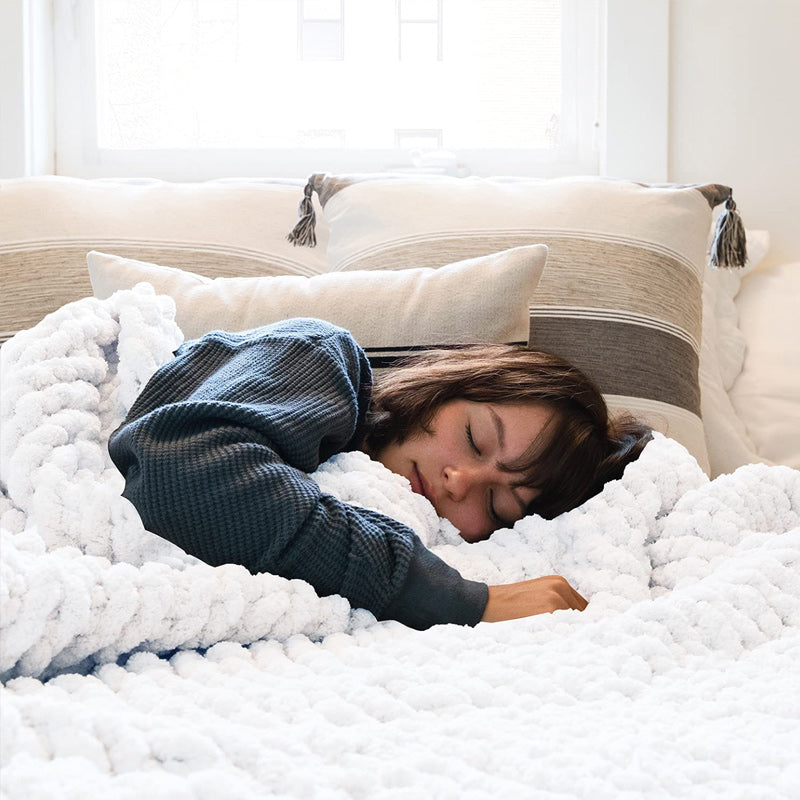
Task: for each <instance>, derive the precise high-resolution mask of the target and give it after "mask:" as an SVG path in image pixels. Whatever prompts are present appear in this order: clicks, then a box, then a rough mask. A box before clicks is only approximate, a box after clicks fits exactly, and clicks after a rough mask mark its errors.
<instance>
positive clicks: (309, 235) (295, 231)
mask: <svg viewBox="0 0 800 800" xmlns="http://www.w3.org/2000/svg"><path fill="white" fill-rule="evenodd" d="M313 193H314V184H313V183H312V181H311V180H309V181H308V183H307V184H306V186H305V189H303V199H302V200H301V201H300V205H299V207H298V209H297V213H298V214H299V216H300V219H299V220H298V221H297V225H295V226H294V228H292V230H291V231H290V232H289V234H288V235H287V237H286V238H287V239H288V240H289V241H290V242H291V243H292V244H293V245H294V246H295V247H297V246H298V245H299V246H300V247H316V245H317V233H316V231H315V226H316V223H317V215H316V212H315V211H314V203H313V202H312V201H311V195H312V194H313Z"/></svg>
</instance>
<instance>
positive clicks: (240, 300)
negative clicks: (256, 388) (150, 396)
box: [87, 245, 547, 369]
mask: <svg viewBox="0 0 800 800" xmlns="http://www.w3.org/2000/svg"><path fill="white" fill-rule="evenodd" d="M87 260H88V264H89V273H90V275H91V279H92V286H93V287H94V293H95V295H96V296H97V297H100V298H105V297H108V296H110V295H111V294H113V293H114V292H115V291H117V290H118V289H130V288H132V287H133V286H135V285H136V284H137V283H140V282H142V281H146V282H148V283H150V284H151V285H152V286H153V287H154V288H155V290H156V292H158V293H159V294H167V295H169V296H171V297H172V298H174V300H175V304H176V309H177V315H176V320H177V322H178V325H180V327H181V330H182V331H183V333H184V335H185V336H186V337H187V338H190V339H191V338H196V337H199V336H202V335H203V334H204V333H207V332H208V331H210V330H214V329H217V328H221V329H225V330H230V331H238V330H246V329H249V328H255V327H258V326H260V325H266V324H268V323H271V322H277V321H278V320H281V319H286V318H288V317H317V318H320V319H325V320H328V321H329V322H333V323H335V324H336V325H340V326H341V327H343V328H346V329H347V330H349V331H351V332H352V334H353V336H355V338H356V340H357V341H358V342H359V344H360V345H361V346H362V347H363V348H364V349H365V350H366V352H367V356H368V357H369V360H370V363H371V364H372V366H373V367H374V368H375V369H381V368H383V367H388V366H392V365H393V364H394V363H395V362H396V361H397V360H398V359H399V358H403V357H405V356H408V355H410V354H411V353H412V352H413V351H415V350H420V349H429V348H435V347H447V346H452V345H458V344H468V343H473V342H495V343H500V342H506V343H518V344H524V343H525V340H526V338H527V335H528V319H529V313H530V312H529V305H528V304H529V300H530V298H531V296H532V295H533V293H534V291H535V289H536V285H537V284H538V282H539V279H540V278H541V275H542V271H543V270H544V265H545V262H546V260H547V248H546V247H544V245H531V246H528V247H518V248H514V249H511V250H507V251H504V252H501V253H493V254H492V255H489V256H483V257H479V258H473V259H468V260H466V261H461V262H458V263H455V264H448V265H446V266H444V267H442V268H441V269H408V270H403V271H397V272H395V271H385V270H383V271H381V270H372V271H367V272H360V271H348V272H344V273H342V272H338V273H332V274H326V275H315V276H313V277H311V278H305V277H301V276H297V275H280V276H271V277H260V278H253V277H250V278H216V279H214V280H211V279H209V278H204V277H202V276H200V275H196V274H194V273H191V272H186V271H184V270H180V269H176V268H174V267H162V266H159V265H157V264H148V263H146V262H142V261H135V260H133V259H129V258H120V257H118V256H113V255H107V254H105V253H97V252H91V253H89V255H88V257H87ZM487 285H491V287H492V290H491V291H490V292H487V291H486V286H487Z"/></svg>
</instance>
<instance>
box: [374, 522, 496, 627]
mask: <svg viewBox="0 0 800 800" xmlns="http://www.w3.org/2000/svg"><path fill="white" fill-rule="evenodd" d="M413 540H414V550H413V552H412V554H411V563H410V564H409V567H408V575H407V576H406V580H405V583H404V584H403V586H402V587H401V589H400V592H399V593H398V595H397V596H396V597H395V598H394V600H392V601H391V602H390V603H389V605H388V606H386V608H384V610H383V612H382V613H381V615H380V617H379V618H380V619H394V620H397V621H398V622H402V623H403V625H408V626H409V627H410V628H416V629H417V630H425V629H426V628H430V627H431V625H446V624H448V623H450V624H455V625H471V626H475V625H477V624H478V623H479V622H480V621H481V618H482V617H483V612H484V611H485V610H486V604H487V602H488V601H489V587H488V586H487V585H486V584H485V583H481V582H479V581H469V580H466V579H465V578H462V577H461V574H460V573H459V572H458V570H455V569H453V567H451V566H449V565H448V564H445V562H444V561H442V559H441V558H439V557H438V556H436V555H434V554H433V553H432V552H431V551H430V550H428V549H427V548H426V547H425V545H423V544H422V542H421V541H420V539H419V538H418V537H417V536H414V537H413Z"/></svg>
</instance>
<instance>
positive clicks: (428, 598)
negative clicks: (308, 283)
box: [109, 319, 488, 629]
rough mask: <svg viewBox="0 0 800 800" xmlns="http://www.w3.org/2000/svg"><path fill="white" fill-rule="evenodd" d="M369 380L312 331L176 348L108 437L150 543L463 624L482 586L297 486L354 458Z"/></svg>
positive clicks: (337, 338)
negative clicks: (346, 456) (339, 458)
mask: <svg viewBox="0 0 800 800" xmlns="http://www.w3.org/2000/svg"><path fill="white" fill-rule="evenodd" d="M371 381H372V375H371V371H370V367H369V362H368V361H367V358H366V356H365V354H364V352H363V350H362V349H361V348H360V347H359V346H358V345H357V344H356V342H355V341H354V340H353V338H352V337H351V336H350V334H349V333H348V332H347V331H345V330H343V329H341V328H338V327H336V326H334V325H331V324H329V323H326V322H321V321H319V320H311V319H295V320H288V321H285V322H281V323H277V324H275V325H270V326H266V327H263V328H259V329H257V330H253V331H246V332H243V333H223V332H219V331H215V332H213V333H209V334H207V335H206V336H204V337H203V338H202V339H198V340H196V341H192V342H187V343H186V344H184V345H183V346H182V347H180V348H179V350H178V351H177V352H176V354H175V358H174V359H173V360H172V361H170V362H169V363H168V364H166V365H164V366H163V367H161V368H160V369H159V370H158V371H157V372H156V373H155V374H154V375H153V377H152V378H151V379H150V381H149V382H148V384H147V386H146V387H145V388H144V390H143V391H142V393H141V394H140V396H139V397H138V398H137V400H136V402H135V403H134V405H133V407H132V408H131V410H130V413H129V414H128V417H127V418H126V420H125V422H124V423H123V424H122V425H121V426H120V427H119V428H118V429H117V430H116V431H115V432H114V433H113V434H112V436H111V438H110V441H109V452H110V454H111V458H112V459H113V461H114V463H115V464H116V466H117V468H118V469H119V470H120V472H121V473H122V474H123V476H124V477H125V490H124V492H123V494H124V496H125V497H127V498H128V499H129V500H130V501H131V502H132V503H133V505H134V506H135V507H136V509H137V510H138V512H139V514H140V516H141V518H142V521H143V523H144V525H145V527H146V528H147V529H148V530H149V531H152V532H153V533H156V534H158V535H159V536H162V537H163V538H165V539H168V540H169V541H171V542H174V543H175V544H177V545H178V546H180V547H181V548H183V549H184V550H185V551H186V552H188V553H191V554H192V555H194V556H197V557H198V558H200V559H202V560H203V561H205V562H207V563H208V564H211V565H214V566H216V565H219V564H226V563H234V564H241V565H243V566H245V567H247V569H248V570H250V571H251V572H253V573H258V572H270V573H273V574H276V575H281V576H283V577H285V578H301V579H303V580H305V581H308V582H309V583H310V584H311V585H312V586H313V587H314V588H315V589H316V591H317V593H318V594H320V595H323V596H324V595H330V594H339V595H342V596H343V597H345V598H346V599H347V600H348V601H349V602H350V603H351V605H353V606H357V607H361V608H366V609H368V610H370V611H371V612H373V613H374V614H375V615H376V616H377V617H378V618H379V619H396V620H399V621H400V622H402V623H404V624H406V625H408V626H410V627H413V628H418V629H424V628H428V627H430V626H431V625H435V624H440V623H456V624H461V625H475V624H477V622H479V621H480V619H481V616H482V615H483V612H484V609H485V607H486V602H487V599H488V587H487V586H486V584H484V583H478V582H475V581H468V580H465V579H463V578H462V577H461V575H460V574H459V573H458V572H457V571H456V570H454V569H453V568H452V567H449V566H448V565H447V564H445V563H444V562H443V561H442V560H441V559H439V558H438V557H437V556H435V555H434V554H433V553H431V552H430V551H429V550H427V549H426V548H425V547H424V546H423V544H422V542H421V541H420V539H419V538H418V537H417V536H416V534H415V533H414V532H413V531H412V530H411V529H410V528H408V527H406V526H405V525H402V524H401V523H399V522H397V521H396V520H394V519H390V518H389V517H386V516H384V515H382V514H378V513H376V512H373V511H368V510H366V509H363V508H357V507H355V506H350V505H348V504H346V503H342V502H341V501H339V500H337V499H336V498H334V497H332V496H331V495H328V494H325V493H323V492H322V491H321V490H320V488H319V486H318V485H317V484H316V483H315V482H314V481H313V480H312V479H311V478H309V477H308V473H309V472H313V471H314V470H315V469H316V468H317V467H318V466H319V464H320V463H321V462H323V461H325V460H327V459H328V458H330V457H331V456H332V455H334V454H335V453H339V452H343V451H345V450H352V449H357V448H358V446H359V444H360V439H361V435H362V433H363V425H364V420H365V415H366V412H367V407H368V404H369V395H370V389H371Z"/></svg>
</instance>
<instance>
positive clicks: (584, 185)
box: [310, 175, 730, 471]
mask: <svg viewBox="0 0 800 800" xmlns="http://www.w3.org/2000/svg"><path fill="white" fill-rule="evenodd" d="M310 182H311V185H312V186H313V188H314V189H315V190H316V191H317V193H318V195H319V197H320V200H321V203H322V206H323V209H324V215H325V221H326V223H327V225H328V226H329V230H330V232H329V237H330V238H329V241H328V268H329V270H364V269H403V268H405V267H407V266H409V265H412V264H413V265H414V266H420V265H425V266H431V267H437V266H440V265H441V264H445V263H448V262H449V261H453V260H456V259H461V258H467V257H471V256H475V255H480V254H483V253H489V252H493V251H496V250H501V249H504V248H508V247H517V246H520V245H524V244H527V243H531V242H543V243H545V244H547V245H548V247H549V250H550V254H549V257H548V265H547V269H546V270H545V273H544V275H543V277H542V280H541V282H540V284H539V288H538V290H537V292H536V295H535V296H534V299H533V302H532V305H531V317H530V333H529V341H530V344H531V346H533V347H537V348H540V349H543V350H548V351H551V352H553V353H556V354H558V355H560V356H562V357H564V358H567V359H569V360H570V361H572V362H573V363H574V364H575V365H576V366H578V367H580V368H581V369H583V370H584V371H585V372H586V373H587V374H589V375H590V376H591V377H592V378H594V379H595V381H596V382H597V383H598V384H599V386H600V388H601V389H602V390H603V392H604V394H605V396H606V399H607V401H608V403H609V406H610V407H611V408H612V410H620V411H621V410H625V411H628V412H631V413H633V414H635V415H636V416H639V417H640V418H643V419H645V420H646V421H647V422H649V423H650V424H651V425H653V427H654V428H656V429H657V430H660V431H662V432H663V433H666V434H667V435H669V436H672V437H673V438H675V439H677V440H678V441H680V442H681V443H683V444H684V445H685V446H686V447H687V449H689V451H690V452H691V453H693V455H694V456H695V457H696V458H697V460H698V462H699V463H700V465H701V466H702V467H703V468H704V469H705V470H706V471H709V461H708V454H707V449H706V443H705V436H704V429H703V423H702V420H701V413H700V400H701V398H700V386H699V380H698V367H699V357H700V339H701V325H702V287H703V279H704V270H705V263H706V249H707V243H708V233H709V229H710V226H711V217H712V208H713V207H714V206H715V205H717V204H718V203H720V202H722V201H723V200H725V199H726V198H727V197H728V196H729V195H730V189H728V188H727V187H724V186H719V185H717V184H712V185H706V186H698V187H682V186H646V185H642V184H638V183H633V182H629V181H621V180H611V179H602V178H594V177H581V178H561V179H555V180H536V179H485V178H466V179H459V178H445V177H430V178H428V177H425V178H416V177H415V178H408V177H393V176H381V177H378V178H375V177H369V176H352V177H347V176H330V175H315V176H312V178H311V181H310Z"/></svg>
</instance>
